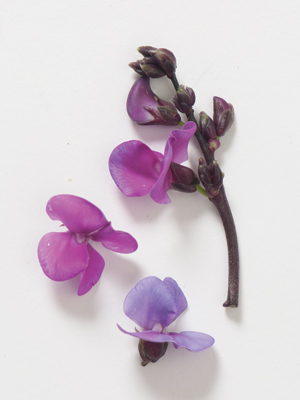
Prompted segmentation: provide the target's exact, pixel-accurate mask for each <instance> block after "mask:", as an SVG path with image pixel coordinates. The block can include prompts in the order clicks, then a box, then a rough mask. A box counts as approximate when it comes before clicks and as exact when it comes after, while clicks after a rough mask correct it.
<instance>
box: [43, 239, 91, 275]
mask: <svg viewBox="0 0 300 400" xmlns="http://www.w3.org/2000/svg"><path fill="white" fill-rule="evenodd" d="M38 258H39V262H40V264H41V267H42V269H43V271H44V273H45V275H47V276H48V278H50V279H52V280H53V281H65V280H67V279H71V278H74V276H76V275H78V274H80V273H81V272H83V271H84V270H85V269H86V267H87V265H88V262H89V253H88V250H87V246H86V242H83V243H81V244H79V243H78V242H77V240H76V237H75V235H74V234H73V233H71V232H59V233H58V232H51V233H47V234H46V235H44V236H43V237H42V239H41V240H40V242H39V245H38Z"/></svg>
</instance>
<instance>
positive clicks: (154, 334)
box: [117, 276, 214, 366]
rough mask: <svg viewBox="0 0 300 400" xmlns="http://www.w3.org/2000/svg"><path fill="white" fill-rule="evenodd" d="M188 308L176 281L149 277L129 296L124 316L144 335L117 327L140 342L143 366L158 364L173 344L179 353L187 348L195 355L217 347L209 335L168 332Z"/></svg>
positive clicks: (125, 302) (126, 299)
mask: <svg viewBox="0 0 300 400" xmlns="http://www.w3.org/2000/svg"><path fill="white" fill-rule="evenodd" d="M186 308H187V300H186V298H185V295H184V294H183V292H182V290H181V289H180V287H179V286H178V284H177V283H176V281H175V280H174V279H172V278H165V279H164V280H163V281H162V280H160V279H159V278H156V277H155V276H149V277H148V278H145V279H142V280H141V281H139V282H138V283H137V285H136V286H135V287H134V288H133V289H132V290H131V291H130V292H129V293H128V295H127V296H126V298H125V301H124V306H123V309H124V313H125V314H126V315H127V317H128V318H130V319H131V320H132V321H134V322H135V323H136V324H137V325H139V326H140V327H141V328H142V329H143V331H142V332H139V331H138V330H136V332H127V331H125V330H124V329H123V328H121V327H120V326H119V325H117V326H118V328H119V329H120V331H121V332H123V333H126V334H127V335H131V336H134V337H137V338H139V339H140V342H139V352H140V355H141V358H142V360H143V362H142V365H143V366H145V365H147V364H148V363H149V362H156V361H158V360H159V358H161V357H162V356H163V355H164V354H165V352H166V350H167V347H168V343H169V342H171V343H173V346H174V347H175V349H177V348H179V347H184V348H186V349H187V350H190V351H193V352H196V351H202V350H205V349H207V348H209V347H211V346H212V345H213V344H214V339H213V338H212V337H211V336H209V335H206V334H205V333H199V332H193V331H184V332H180V333H175V332H167V331H166V328H167V327H168V326H169V325H170V324H171V323H172V322H173V321H175V320H176V319H177V318H178V317H179V315H180V314H182V313H183V311H184V310H185V309H186Z"/></svg>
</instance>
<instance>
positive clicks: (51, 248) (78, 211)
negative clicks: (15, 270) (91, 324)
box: [38, 194, 137, 296]
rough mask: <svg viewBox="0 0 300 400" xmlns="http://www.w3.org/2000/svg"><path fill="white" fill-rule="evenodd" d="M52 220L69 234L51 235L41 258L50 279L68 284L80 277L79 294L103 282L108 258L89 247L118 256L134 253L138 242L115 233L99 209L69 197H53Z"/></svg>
mask: <svg viewBox="0 0 300 400" xmlns="http://www.w3.org/2000/svg"><path fill="white" fill-rule="evenodd" d="M46 212H47V214H48V215H49V217H50V218H51V219H53V220H55V221H61V222H62V223H63V225H65V226H66V228H68V231H67V232H51V233H47V234H46V235H44V236H43V237H42V239H41V240H40V242H39V245H38V258H39V262H40V264H41V267H42V269H43V271H44V273H45V275H46V276H48V278H50V279H52V280H54V281H66V280H68V279H71V278H74V277H75V276H77V275H79V274H80V283H79V288H78V295H79V296H81V295H83V294H85V293H87V292H88V291H89V290H90V289H91V288H92V287H93V286H94V285H95V284H96V283H97V282H98V281H99V279H100V277H101V274H102V271H103V269H104V265H105V262H104V259H103V258H102V256H101V255H100V254H99V253H98V252H97V251H96V250H95V249H94V248H93V247H92V246H91V245H90V244H89V240H90V239H91V240H94V241H95V242H101V243H102V244H103V246H104V247H106V248H107V249H109V250H112V251H115V252H117V253H132V252H134V251H135V250H136V249H137V242H136V240H135V239H134V238H133V237H132V236H131V235H129V234H128V233H126V232H122V231H115V230H114V229H113V228H112V226H111V222H109V221H107V219H106V218H105V216H104V214H103V213H102V211H101V210H99V208H97V207H96V206H94V205H93V204H92V203H90V202H89V201H87V200H85V199H83V198H81V197H77V196H72V195H69V194H61V195H57V196H54V197H52V198H51V199H50V200H49V201H48V203H47V206H46Z"/></svg>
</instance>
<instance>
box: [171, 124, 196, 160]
mask: <svg viewBox="0 0 300 400" xmlns="http://www.w3.org/2000/svg"><path fill="white" fill-rule="evenodd" d="M196 130H197V126H196V124H195V123H194V122H192V121H189V122H187V123H186V124H184V126H183V128H182V129H175V130H174V131H172V133H171V134H170V136H169V138H168V142H169V143H170V144H171V146H172V150H173V155H172V161H173V162H175V163H177V164H181V163H182V162H184V161H186V160H187V159H188V153H187V147H188V144H189V141H190V139H191V137H192V136H193V135H194V133H195V132H196Z"/></svg>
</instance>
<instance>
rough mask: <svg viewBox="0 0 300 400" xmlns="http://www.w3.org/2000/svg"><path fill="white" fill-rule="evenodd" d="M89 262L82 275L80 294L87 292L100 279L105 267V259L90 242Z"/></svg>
mask: <svg viewBox="0 0 300 400" xmlns="http://www.w3.org/2000/svg"><path fill="white" fill-rule="evenodd" d="M87 250H88V254H89V263H88V266H87V268H86V269H85V270H84V271H83V272H82V273H81V275H80V282H79V287H78V296H82V295H84V294H86V293H87V292H88V291H90V290H91V289H92V287H93V286H94V285H96V283H97V282H98V281H99V279H100V277H101V274H102V272H103V269H104V265H105V262H104V259H103V257H102V256H101V255H100V254H99V253H98V252H97V251H96V250H95V249H93V247H92V246H91V245H90V244H87Z"/></svg>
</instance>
